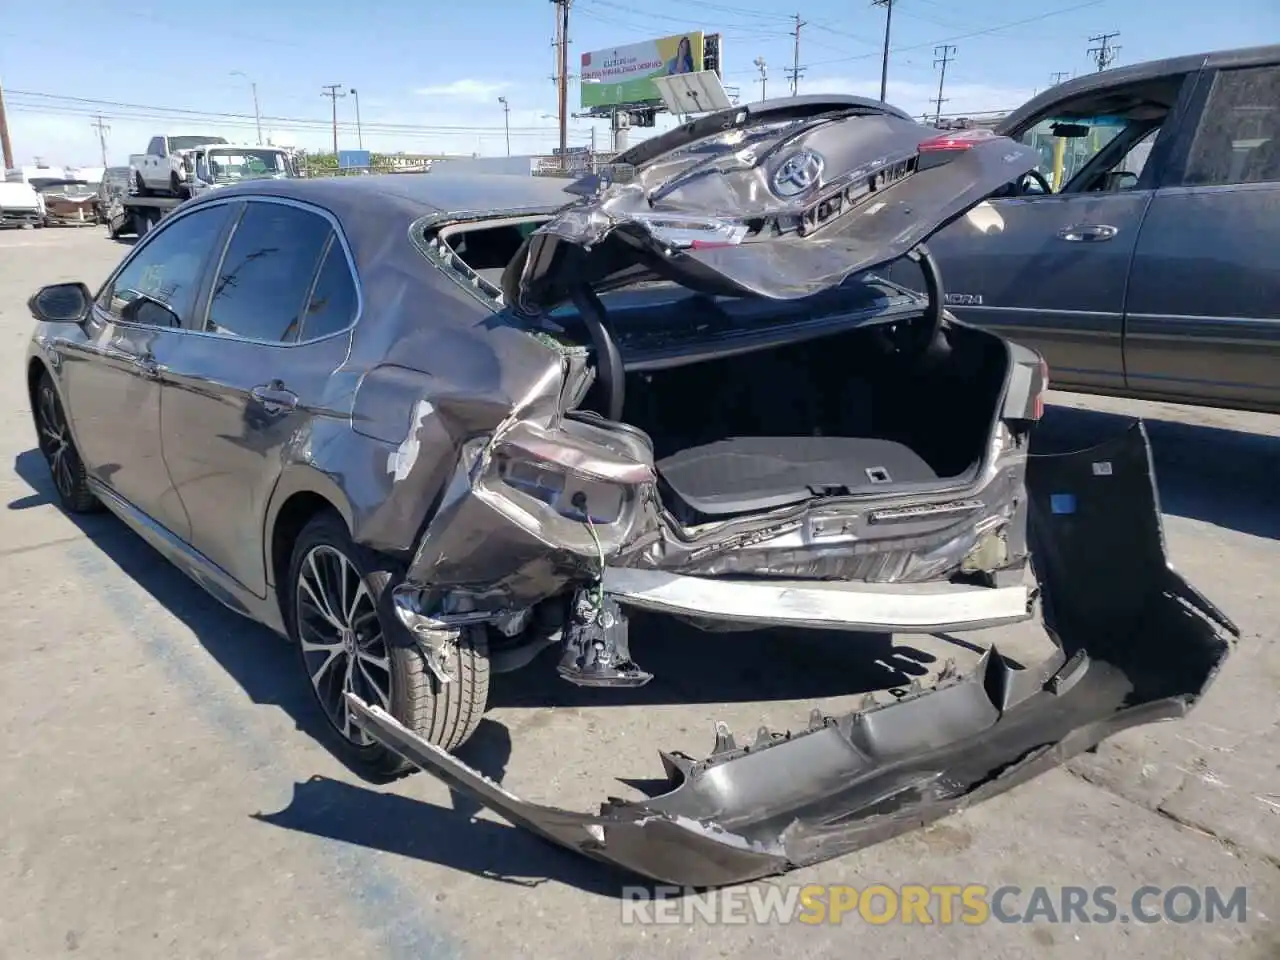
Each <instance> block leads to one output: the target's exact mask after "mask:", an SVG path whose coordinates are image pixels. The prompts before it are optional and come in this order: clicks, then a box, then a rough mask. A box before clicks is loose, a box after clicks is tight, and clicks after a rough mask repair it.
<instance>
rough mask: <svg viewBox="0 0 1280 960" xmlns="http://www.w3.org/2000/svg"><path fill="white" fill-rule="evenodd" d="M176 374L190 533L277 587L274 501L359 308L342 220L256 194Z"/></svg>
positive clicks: (174, 432) (240, 570)
mask: <svg viewBox="0 0 1280 960" xmlns="http://www.w3.org/2000/svg"><path fill="white" fill-rule="evenodd" d="M212 273H213V279H212V282H211V284H210V291H209V295H208V298H207V300H206V303H205V306H204V308H203V310H202V311H201V312H200V314H199V315H198V316H197V317H196V318H195V321H194V323H193V324H192V326H193V328H194V329H193V330H192V332H191V333H189V334H188V335H187V338H186V340H185V341H184V349H185V350H186V351H188V352H187V353H186V355H185V356H184V357H183V359H182V362H181V364H180V369H181V372H182V375H181V377H174V378H172V379H171V380H170V382H168V383H167V384H166V388H165V392H164V395H163V397H162V400H161V416H160V430H161V438H162V443H163V449H164V457H165V462H166V463H167V464H168V466H169V472H170V475H171V476H172V477H173V482H174V486H175V487H176V489H177V491H178V494H179V496H180V497H181V500H182V503H183V506H184V507H185V508H186V511H187V514H188V515H189V516H190V518H191V543H192V545H193V546H194V547H195V548H196V549H197V550H199V551H200V552H201V553H202V554H203V555H204V556H205V557H207V558H208V559H209V560H211V561H212V562H213V563H215V564H216V565H217V566H218V567H220V568H221V569H222V570H223V571H224V572H225V573H227V574H229V575H230V576H231V577H233V578H234V579H235V580H237V581H238V582H239V583H241V584H242V585H243V586H245V587H247V588H248V589H249V590H250V591H252V592H253V593H255V594H256V595H258V596H265V595H266V590H267V586H266V584H267V581H266V568H265V564H264V560H263V557H264V553H263V539H262V538H263V525H264V520H265V515H266V506H267V503H268V501H269V498H270V496H271V493H272V491H273V490H274V488H275V485H276V482H277V480H278V479H279V477H280V472H281V465H282V464H283V463H284V462H286V461H287V460H288V459H289V458H290V455H289V452H288V450H289V448H290V447H299V446H305V445H306V444H308V443H310V442H311V430H312V428H313V426H314V424H315V421H316V419H317V418H323V417H340V418H346V417H349V416H350V405H349V404H348V405H347V406H346V407H345V408H344V409H340V410H329V409H328V408H327V407H326V399H327V393H326V387H327V386H328V384H329V378H330V375H331V374H332V373H333V371H334V370H335V369H337V368H338V367H339V366H341V364H342V362H343V361H344V360H345V359H346V355H347V350H348V346H349V342H350V336H349V333H350V329H351V325H352V324H353V323H354V320H355V315H356V312H357V307H358V294H357V286H356V282H355V279H354V273H353V270H352V268H351V260H350V257H349V255H348V253H347V249H346V246H345V245H344V242H343V239H342V237H341V236H340V234H339V231H338V230H337V224H336V221H335V220H333V219H332V217H331V216H330V215H329V214H328V213H326V212H324V211H321V210H319V209H317V208H313V207H309V206H306V205H302V204H298V203H294V202H291V201H279V200H276V199H273V198H265V197H254V198H251V199H249V200H248V201H247V202H246V203H244V204H243V212H242V214H241V216H240V218H239V220H238V222H237V223H236V224H235V225H234V227H233V228H232V233H231V238H230V240H229V242H228V243H227V246H226V251H225V253H224V254H223V255H222V259H221V262H220V263H219V264H218V265H216V266H215V267H214V270H213V271H212Z"/></svg>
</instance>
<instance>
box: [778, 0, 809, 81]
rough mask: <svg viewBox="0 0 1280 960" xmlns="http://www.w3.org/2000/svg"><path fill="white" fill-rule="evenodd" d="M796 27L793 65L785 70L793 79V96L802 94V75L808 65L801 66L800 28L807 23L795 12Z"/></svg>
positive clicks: (792, 56)
mask: <svg viewBox="0 0 1280 960" xmlns="http://www.w3.org/2000/svg"><path fill="white" fill-rule="evenodd" d="M793 19H794V20H795V24H796V25H795V29H794V30H792V31H791V35H792V36H793V37H795V46H794V47H793V48H792V55H791V67H790V68H789V69H787V70H784V71H783V73H785V74H787V75H788V76H789V77H790V79H791V95H792V96H793V97H795V96H799V95H800V77H801V76H803V75H804V72H805V70H807V69H808V68H807V67H802V66H800V28H801V27H803V26H804V25H805V21H803V20H801V19H800V14H798V13H797V14H794V15H793Z"/></svg>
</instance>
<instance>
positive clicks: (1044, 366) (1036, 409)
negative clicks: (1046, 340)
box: [1031, 357, 1049, 420]
mask: <svg viewBox="0 0 1280 960" xmlns="http://www.w3.org/2000/svg"><path fill="white" fill-rule="evenodd" d="M1048 392H1049V363H1048V361H1046V360H1045V359H1044V357H1041V358H1040V389H1039V390H1037V391H1036V397H1035V400H1034V401H1033V402H1032V407H1031V411H1032V419H1033V420H1039V419H1040V418H1041V417H1043V416H1044V395H1045V394H1046V393H1048Z"/></svg>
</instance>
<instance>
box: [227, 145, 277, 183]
mask: <svg viewBox="0 0 1280 960" xmlns="http://www.w3.org/2000/svg"><path fill="white" fill-rule="evenodd" d="M208 164H209V175H210V177H211V178H212V179H213V182H214V183H226V182H228V181H232V180H251V179H254V178H256V177H278V176H284V175H287V174H288V172H289V164H288V161H287V158H286V157H285V155H284V153H282V152H281V151H279V150H253V149H244V148H239V147H237V148H236V149H234V150H210V151H209V156H208Z"/></svg>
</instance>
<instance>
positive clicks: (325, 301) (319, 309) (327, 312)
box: [302, 237, 356, 340]
mask: <svg viewBox="0 0 1280 960" xmlns="http://www.w3.org/2000/svg"><path fill="white" fill-rule="evenodd" d="M355 318H356V284H355V281H354V280H353V279H352V277H351V268H350V267H349V266H347V257H346V254H344V253H343V251H342V244H340V243H339V242H338V238H337V237H334V238H333V240H332V241H331V242H330V244H329V252H328V253H327V254H326V255H325V258H324V263H323V264H321V266H320V275H319V276H318V277H316V285H315V289H314V290H312V292H311V297H310V299H309V300H308V301H307V312H306V316H305V317H303V320H302V339H303V340H315V339H318V338H319V337H325V336H328V335H329V334H331V333H337V332H338V331H339V330H344V329H346V328H347V327H349V326H350V325H351V323H352V322H353V321H354V320H355Z"/></svg>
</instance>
